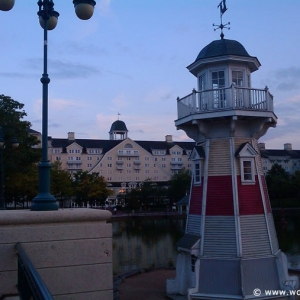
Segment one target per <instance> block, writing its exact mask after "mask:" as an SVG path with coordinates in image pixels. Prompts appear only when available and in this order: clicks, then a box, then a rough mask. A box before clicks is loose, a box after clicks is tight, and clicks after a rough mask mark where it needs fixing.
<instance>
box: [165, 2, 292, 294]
mask: <svg viewBox="0 0 300 300" xmlns="http://www.w3.org/2000/svg"><path fill="white" fill-rule="evenodd" d="M222 4H223V5H225V1H222V2H221V3H220V6H221V7H220V11H221V17H222V14H223V13H224V12H225V11H226V6H225V7H224V6H222ZM224 27H225V26H224V25H222V18H221V25H220V26H219V27H218V28H221V39H220V40H215V41H213V42H211V43H210V44H208V45H207V46H205V47H204V48H203V49H202V50H201V51H200V53H199V55H198V56H197V58H196V60H195V61H194V62H193V63H192V64H191V65H189V66H188V67H187V68H188V70H189V71H190V72H191V73H192V74H193V75H194V76H195V77H196V78H197V83H198V89H197V90H193V92H192V93H191V94H189V95H188V96H186V97H184V98H181V99H177V109H178V118H177V120H176V121H175V125H176V127H177V129H182V130H184V131H185V132H186V134H187V135H188V136H189V137H190V138H192V139H194V140H195V142H196V147H195V148H194V150H193V152H192V154H191V160H192V161H193V163H194V171H193V178H192V183H191V193H190V204H189V207H190V209H189V212H188V216H187V224H186V230H185V235H184V237H183V238H182V239H181V240H180V241H179V242H178V250H179V251H180V254H179V256H178V259H177V264H176V278H175V279H170V280H168V281H167V293H168V294H182V295H187V296H188V298H189V299H275V298H281V299H287V297H286V296H282V295H281V296H276V295H267V294H266V292H265V291H267V290H277V291H279V290H286V291H288V290H291V289H295V288H296V287H297V286H298V280H297V278H295V277H290V276H289V275H288V272H287V267H286V257H285V255H284V254H283V253H282V252H281V251H280V249H279V247H278V241H277V236H276V231H275V226H274V222H273V217H272V211H271V207H270V201H269V197H268V191H267V187H266V183H265V178H264V175H263V172H262V166H261V157H260V153H259V148H258V139H259V138H260V137H261V136H263V135H264V134H265V133H266V132H267V130H268V129H269V128H270V127H275V126H276V122H277V117H276V115H275V114H274V109H273V96H272V95H271V94H270V92H269V90H268V88H267V87H265V88H261V89H257V88H253V87H252V86H251V73H253V72H254V71H257V70H258V68H259V67H260V62H259V61H258V59H257V58H256V57H253V56H250V55H249V54H248V52H247V51H246V49H245V48H244V47H243V45H242V44H241V43H239V42H238V41H235V40H229V39H224V34H223V31H222V29H223V28H224ZM286 295H288V294H286Z"/></svg>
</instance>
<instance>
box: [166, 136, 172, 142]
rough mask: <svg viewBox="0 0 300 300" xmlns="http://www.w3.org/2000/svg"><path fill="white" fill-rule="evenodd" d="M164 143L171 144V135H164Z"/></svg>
mask: <svg viewBox="0 0 300 300" xmlns="http://www.w3.org/2000/svg"><path fill="white" fill-rule="evenodd" d="M166 142H167V143H172V142H173V139H172V135H171V134H168V135H166Z"/></svg>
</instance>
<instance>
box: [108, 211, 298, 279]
mask: <svg viewBox="0 0 300 300" xmlns="http://www.w3.org/2000/svg"><path fill="white" fill-rule="evenodd" d="M274 216H275V217H274V220H275V225H276V230H277V236H278V241H279V245H280V248H281V250H282V251H283V252H285V253H287V254H288V258H289V261H290V267H291V268H294V269H300V213H299V211H297V212H290V211H286V212H285V213H284V215H283V214H282V213H281V212H280V211H277V212H275V213H274ZM112 227H113V271H114V274H115V275H120V274H124V273H128V272H131V271H134V270H139V269H145V268H162V267H163V268H167V267H173V266H174V267H175V265H176V258H177V254H178V252H177V247H176V243H177V242H178V241H179V239H180V238H181V237H182V236H183V234H184V230H185V219H172V218H166V219H162V218H159V219H152V218H147V217H145V218H134V219H128V220H125V221H112Z"/></svg>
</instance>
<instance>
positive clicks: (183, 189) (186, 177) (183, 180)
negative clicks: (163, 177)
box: [169, 169, 191, 203]
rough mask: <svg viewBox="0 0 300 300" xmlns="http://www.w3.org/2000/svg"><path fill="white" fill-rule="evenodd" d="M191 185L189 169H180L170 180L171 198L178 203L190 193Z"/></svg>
mask: <svg viewBox="0 0 300 300" xmlns="http://www.w3.org/2000/svg"><path fill="white" fill-rule="evenodd" d="M190 186H191V173H190V171H189V170H187V169H182V170H180V171H179V172H178V173H177V174H174V175H173V176H172V178H171V180H170V182H169V198H170V200H171V201H172V202H174V203H176V202H178V201H179V200H181V199H182V198H183V197H184V196H185V195H186V194H189V190H190Z"/></svg>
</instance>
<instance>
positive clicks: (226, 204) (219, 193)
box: [206, 175, 234, 216]
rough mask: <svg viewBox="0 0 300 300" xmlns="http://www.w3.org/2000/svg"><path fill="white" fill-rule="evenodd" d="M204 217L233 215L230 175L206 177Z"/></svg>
mask: <svg viewBox="0 0 300 300" xmlns="http://www.w3.org/2000/svg"><path fill="white" fill-rule="evenodd" d="M206 215H208V216H233V215H234V209H233V196H232V179H231V175H229V176H209V177H208V183H207V200H206Z"/></svg>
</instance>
